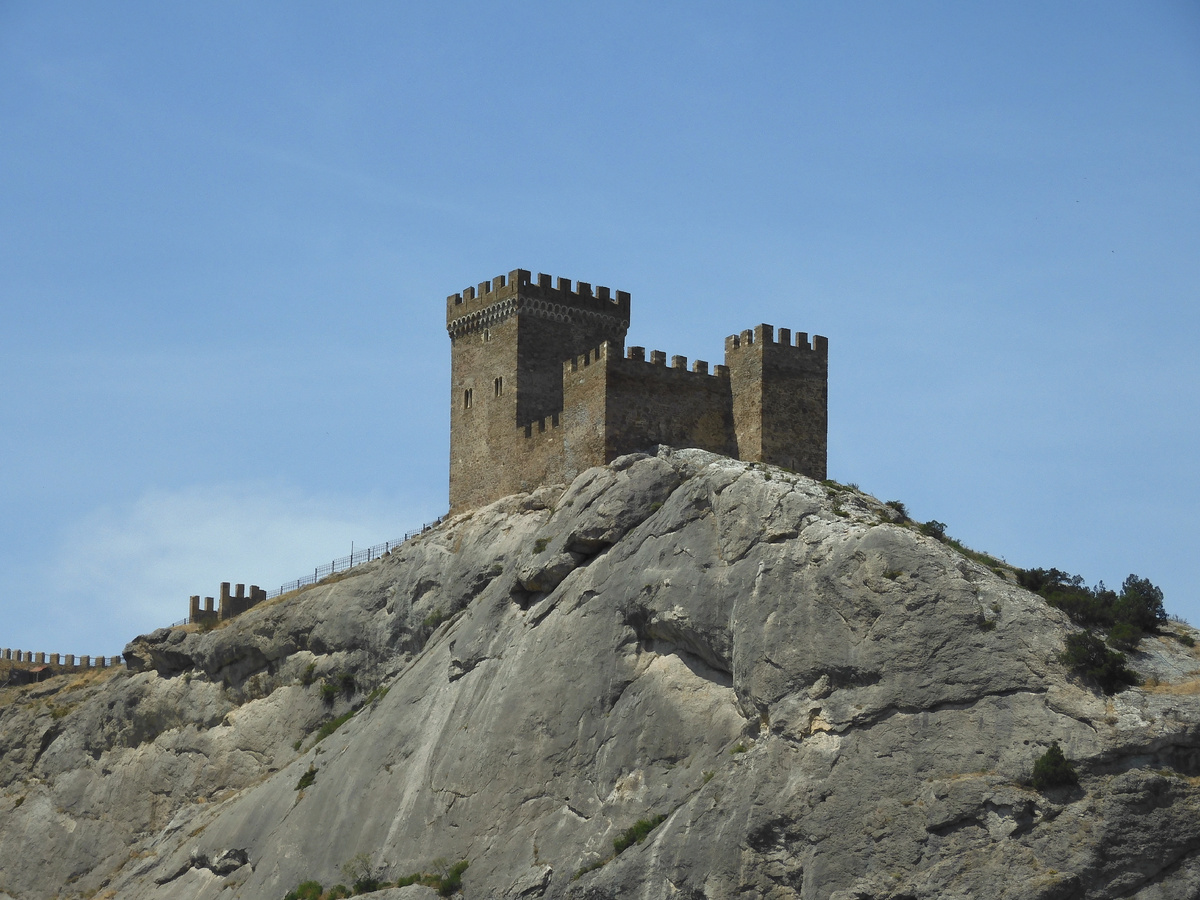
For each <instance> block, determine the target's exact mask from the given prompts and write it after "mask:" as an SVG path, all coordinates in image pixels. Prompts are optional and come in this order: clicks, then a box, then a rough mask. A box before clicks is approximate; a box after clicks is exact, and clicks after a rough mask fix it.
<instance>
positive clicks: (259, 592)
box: [220, 581, 267, 619]
mask: <svg viewBox="0 0 1200 900" xmlns="http://www.w3.org/2000/svg"><path fill="white" fill-rule="evenodd" d="M266 599H267V592H266V591H265V590H263V589H262V588H260V587H259V586H258V585H257V584H252V585H250V593H249V594H248V595H247V594H246V586H245V585H244V584H239V585H237V587H236V588H235V589H234V592H233V594H232V596H231V595H230V591H229V582H228V581H223V582H221V609H220V617H221V618H222V619H232V618H233V617H234V616H239V615H241V614H242V613H244V612H245V611H246V610H248V609H249V608H250V607H252V606H254V605H255V604H256V603H261V602H262V601H263V600H266Z"/></svg>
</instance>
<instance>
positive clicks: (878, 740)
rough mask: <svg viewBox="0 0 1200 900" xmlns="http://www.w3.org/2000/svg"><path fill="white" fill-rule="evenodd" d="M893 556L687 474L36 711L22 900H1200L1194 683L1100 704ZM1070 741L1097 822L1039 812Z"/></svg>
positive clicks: (672, 473)
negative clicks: (456, 888)
mask: <svg viewBox="0 0 1200 900" xmlns="http://www.w3.org/2000/svg"><path fill="white" fill-rule="evenodd" d="M895 518H896V517H895V516H894V514H893V513H892V512H891V511H889V510H888V509H887V508H886V507H884V506H883V505H882V504H880V503H878V501H876V500H874V499H873V498H870V497H868V496H866V495H863V494H861V493H859V492H857V491H855V490H852V489H844V488H840V487H838V486H834V485H826V484H823V483H819V482H814V481H811V480H809V479H806V478H802V477H800V476H796V475H793V474H791V473H788V472H786V471H783V470H780V469H774V468H771V467H764V466H756V465H754V464H748V463H742V462H736V461H732V460H729V459H726V458H723V457H719V456H714V455H712V454H708V453H703V452H700V451H672V450H669V449H666V448H659V449H658V450H657V451H656V452H655V453H653V454H633V455H631V456H628V457H623V458H621V459H620V460H617V461H616V462H614V463H613V464H611V465H610V466H607V467H603V468H600V469H592V470H589V471H587V472H584V473H582V474H581V475H580V476H579V477H578V478H577V479H576V480H575V481H574V483H573V484H571V485H569V486H564V487H562V488H557V489H545V488H544V489H542V490H539V491H538V492H537V493H536V494H533V495H522V496H516V497H510V498H505V499H503V500H500V501H497V502H496V503H494V504H491V505H490V506H488V507H485V508H483V509H479V510H474V511H472V512H471V513H467V514H463V515H459V516H455V517H453V518H451V519H449V520H448V521H446V522H444V523H443V524H442V525H441V526H439V527H438V528H436V529H434V530H432V531H430V532H427V533H425V534H423V535H421V536H419V537H417V538H415V539H413V540H411V541H409V542H408V543H406V544H404V545H402V546H401V547H399V548H397V549H396V550H395V551H394V552H393V553H391V554H390V555H389V556H387V557H385V558H384V559H381V560H378V561H375V562H372V563H369V564H367V565H364V566H362V567H359V568H356V569H354V570H352V571H350V572H348V573H343V574H342V575H340V576H337V577H335V578H331V579H328V580H327V581H326V582H324V583H322V584H320V585H316V586H313V587H312V588H309V589H307V590H304V591H302V592H299V593H297V594H296V595H294V596H291V597H286V598H282V599H280V600H278V601H271V602H267V603H262V604H259V605H258V606H256V607H254V608H253V609H251V610H249V611H248V612H246V613H244V614H243V615H241V616H239V617H237V618H236V619H233V620H231V621H229V622H228V623H224V624H222V625H220V626H218V627H216V628H214V629H212V630H210V631H207V632H200V631H195V630H191V629H160V630H159V631H157V632H154V633H152V634H150V635H145V636H142V637H140V638H137V639H135V640H134V641H132V642H131V643H130V645H129V646H128V647H127V648H126V659H127V661H128V663H129V668H128V669H127V670H121V671H116V672H99V673H94V674H91V675H88V676H78V677H74V678H70V677H60V678H55V679H51V680H50V681H48V682H45V683H43V684H40V685H30V686H28V687H24V688H19V689H12V688H10V689H8V690H6V692H5V693H4V695H3V699H4V702H3V704H2V705H0V897H4V896H6V895H10V896H12V897H20V898H22V900H41V898H47V900H48V898H51V897H55V896H60V895H63V891H64V887H63V886H69V887H68V888H66V890H69V891H72V892H75V893H78V894H81V895H87V894H88V893H90V892H95V896H101V897H103V896H113V897H120V898H122V900H125V898H130V900H157V898H162V900H165V898H171V900H176V898H185V900H209V898H211V900H216V898H221V900H234V898H245V900H257V898H263V900H278V898H280V897H282V896H284V894H285V893H286V892H287V891H288V890H290V889H292V888H294V887H296V886H297V885H298V884H299V883H301V882H302V881H305V880H308V879H315V880H318V881H320V882H321V883H322V884H325V885H326V886H330V885H333V884H336V883H338V882H339V881H343V880H344V879H343V878H342V876H341V874H340V867H341V866H342V865H343V864H345V863H346V862H347V861H348V860H351V859H352V858H354V857H356V856H358V855H359V854H365V855H366V857H367V858H368V859H369V860H370V862H371V865H372V866H374V868H375V870H376V871H377V872H379V873H382V874H381V877H382V878H383V879H384V880H389V881H392V882H395V880H396V879H397V878H400V877H401V876H405V875H408V874H410V873H414V872H434V871H438V870H440V869H444V868H445V867H448V866H449V865H452V864H453V863H455V862H456V861H458V860H468V861H469V862H470V866H469V868H468V869H467V870H466V872H465V873H464V875H463V893H464V895H465V896H467V897H497V898H517V897H521V898H578V900H603V898H618V897H628V896H639V897H684V898H700V897H705V898H712V900H723V898H734V897H737V898H760V900H767V898H771V900H775V898H787V897H798V898H800V897H802V898H836V900H852V898H853V900H900V898H931V900H932V898H957V897H961V898H966V897H970V898H1008V897H1012V898H1017V897H1020V898H1040V900H1050V898H1068V897H1097V898H1100V897H1136V898H1141V900H1151V898H1154V900H1159V898H1192V897H1195V896H1198V895H1200V786H1197V784H1195V783H1194V781H1195V780H1196V779H1197V778H1198V777H1200V656H1198V655H1197V651H1196V650H1194V649H1191V648H1188V647H1186V646H1184V644H1183V643H1181V642H1180V641H1178V640H1175V639H1173V638H1172V637H1171V636H1170V635H1164V636H1161V637H1152V638H1147V639H1146V640H1145V641H1143V644H1142V647H1141V648H1140V651H1139V652H1138V653H1136V654H1133V655H1132V656H1131V663H1132V665H1133V666H1134V667H1136V668H1137V669H1138V670H1139V671H1141V672H1142V673H1143V675H1145V676H1146V677H1147V682H1146V684H1145V685H1144V686H1143V687H1142V688H1132V689H1129V690H1126V691H1124V692H1122V693H1120V694H1117V695H1115V696H1112V697H1106V696H1104V695H1102V694H1099V693H1097V692H1095V691H1094V690H1093V689H1091V688H1090V687H1089V686H1088V685H1086V684H1083V683H1080V682H1079V681H1078V680H1077V679H1075V678H1074V677H1073V676H1072V675H1071V674H1070V673H1069V672H1067V671H1065V670H1064V669H1063V667H1062V664H1061V663H1060V662H1059V659H1058V655H1059V653H1060V652H1061V650H1062V647H1063V640H1064V638H1065V636H1066V635H1067V634H1069V633H1070V632H1071V631H1072V630H1073V627H1074V626H1072V625H1071V624H1070V622H1069V621H1068V620H1067V619H1066V618H1065V617H1064V616H1063V615H1062V614H1061V613H1059V612H1057V611H1056V610H1053V609H1051V608H1049V607H1048V606H1047V605H1046V604H1045V603H1044V602H1043V601H1042V600H1041V598H1039V597H1037V596H1035V595H1032V594H1030V593H1028V592H1026V591H1024V590H1022V589H1021V588H1019V587H1018V586H1017V585H1016V584H1015V583H1014V580H1013V579H1012V577H1011V573H1008V574H1006V571H1005V569H1004V567H1003V566H1000V565H995V566H989V565H985V564H983V563H981V562H978V561H975V560H973V559H969V558H967V557H965V556H963V555H961V554H960V553H958V552H957V551H956V550H955V549H954V548H952V547H951V546H949V545H947V544H944V543H941V542H939V541H937V540H935V539H933V538H932V537H927V536H925V535H922V534H920V533H919V532H918V531H916V530H915V529H913V528H912V527H908V526H906V525H905V524H903V523H899V522H896V521H895ZM1173 627H1178V628H1179V629H1183V626H1173ZM1183 630H1186V629H1183ZM1189 633H1191V632H1190V631H1189ZM322 725H325V726H326V727H325V728H324V729H322V727H321V726H322ZM335 726H337V727H335ZM1052 741H1057V742H1058V743H1059V745H1060V746H1061V747H1062V748H1063V750H1064V751H1065V752H1066V754H1067V756H1068V757H1069V758H1070V759H1072V760H1073V761H1074V763H1075V765H1076V767H1077V769H1078V771H1079V773H1080V776H1081V777H1080V784H1079V785H1078V786H1077V787H1073V788H1059V789H1055V790H1052V791H1047V792H1046V793H1037V792H1035V791H1033V790H1031V789H1030V788H1029V787H1028V786H1027V779H1028V776H1029V774H1030V772H1031V771H1032V767H1033V763H1034V761H1035V760H1036V759H1037V758H1038V757H1039V756H1040V755H1041V754H1042V753H1043V752H1044V751H1045V750H1046V748H1047V747H1048V746H1049V745H1050V743H1051V742H1052ZM639 820H645V821H646V823H647V824H651V823H657V824H656V825H655V826H654V827H653V828H652V829H651V830H649V832H648V834H645V835H644V837H643V840H642V841H641V842H640V843H639V842H636V841H634V842H632V843H629V845H628V846H624V843H625V842H622V849H621V852H619V853H616V852H615V847H614V839H619V838H621V837H622V836H623V835H624V834H625V833H626V831H627V830H628V829H630V828H631V827H632V826H635V824H636V823H638V822H639ZM368 896H376V897H380V898H382V900H389V898H394V900H399V898H411V900H416V898H420V897H433V896H436V892H434V891H433V890H432V889H431V888H428V887H424V886H420V885H412V886H408V887H404V888H389V889H387V890H386V891H381V892H378V893H376V894H374V895H368Z"/></svg>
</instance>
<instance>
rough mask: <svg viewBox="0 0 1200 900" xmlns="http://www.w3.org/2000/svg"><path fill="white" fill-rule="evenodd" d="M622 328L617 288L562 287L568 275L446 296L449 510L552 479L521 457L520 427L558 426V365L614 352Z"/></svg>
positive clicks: (500, 282)
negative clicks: (602, 348)
mask: <svg viewBox="0 0 1200 900" xmlns="http://www.w3.org/2000/svg"><path fill="white" fill-rule="evenodd" d="M628 329H629V294H628V293H626V292H625V291H616V292H615V293H614V292H612V291H610V290H609V289H608V288H607V287H596V288H595V289H594V290H593V288H592V286H591V285H590V284H588V283H587V282H583V281H580V282H576V283H575V286H574V289H572V283H571V280H570V279H569V278H559V279H557V282H556V283H555V280H554V279H552V278H551V277H550V276H549V275H538V277H537V279H536V280H534V279H533V278H532V276H531V274H530V273H529V272H528V271H526V270H525V269H515V270H513V271H512V272H509V273H508V275H507V277H506V276H504V275H499V276H497V277H495V278H493V279H492V280H491V281H485V282H483V283H481V284H480V285H478V287H469V288H467V289H466V290H464V291H462V292H461V293H458V294H452V295H450V296H449V297H447V298H446V330H447V331H448V332H449V333H450V371H451V403H450V508H451V509H453V510H457V509H460V508H461V509H465V508H470V507H472V506H478V505H480V504H482V503H486V502H489V501H490V500H493V499H495V498H497V497H503V496H505V495H506V494H510V493H515V492H517V491H521V490H529V489H531V488H532V487H536V486H537V483H540V481H541V480H542V479H543V478H545V477H547V476H549V475H551V474H552V473H550V472H544V471H542V470H543V469H544V468H545V467H544V466H542V465H541V464H540V462H539V461H538V460H531V459H530V447H529V446H528V445H527V444H526V443H525V441H524V435H525V431H526V429H532V428H533V427H534V426H535V425H538V426H540V427H542V428H544V427H545V426H544V423H545V422H546V421H547V420H549V421H550V423H551V426H552V427H555V426H557V425H558V417H559V414H560V413H561V412H562V409H563V378H562V371H563V363H564V362H566V361H567V360H569V359H573V358H574V357H576V356H579V355H580V354H583V353H586V352H587V351H588V350H589V349H591V348H594V347H596V346H598V345H599V344H602V343H604V342H605V341H609V342H611V343H613V344H616V345H617V346H618V347H624V346H625V332H626V331H627V330H628ZM534 455H535V456H538V457H540V456H542V455H544V454H534ZM602 461H603V460H601V462H602ZM531 463H532V464H531ZM595 464H596V463H589V465H595ZM585 468H586V467H585Z"/></svg>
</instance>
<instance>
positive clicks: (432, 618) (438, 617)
mask: <svg viewBox="0 0 1200 900" xmlns="http://www.w3.org/2000/svg"><path fill="white" fill-rule="evenodd" d="M445 621H446V616H445V614H444V613H443V612H442V610H441V608H440V607H439V608H437V609H435V610H434V611H433V612H431V613H430V614H429V615H427V616H426V617H425V619H424V620H423V621H422V622H421V625H422V626H423V627H425V628H428V629H429V630H431V631H432V630H433V629H434V628H437V627H438V626H439V625H441V624H442V623H443V622H445Z"/></svg>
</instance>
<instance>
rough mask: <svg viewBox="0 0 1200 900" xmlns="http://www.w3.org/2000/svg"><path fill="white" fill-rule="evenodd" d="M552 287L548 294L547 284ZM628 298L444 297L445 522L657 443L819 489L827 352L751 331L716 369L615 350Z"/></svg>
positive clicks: (512, 290)
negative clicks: (772, 471)
mask: <svg viewBox="0 0 1200 900" xmlns="http://www.w3.org/2000/svg"><path fill="white" fill-rule="evenodd" d="M552 282H554V283H552ZM629 307H630V297H629V294H628V293H626V292H625V291H616V292H615V293H614V292H612V291H610V290H609V289H608V288H606V287H596V288H595V289H594V290H593V288H592V286H591V285H590V284H588V283H587V282H583V281H580V282H576V284H575V287H574V290H572V285H571V280H570V279H566V278H559V279H557V281H556V282H555V280H554V279H552V278H551V277H550V276H549V275H538V276H537V279H536V280H534V279H533V277H532V276H531V274H530V272H528V271H527V270H525V269H515V270H513V271H512V272H510V273H509V274H508V275H507V277H506V276H504V275H499V276H497V277H496V278H494V279H492V280H491V281H485V282H483V283H481V284H480V285H478V287H477V288H475V287H471V288H467V289H466V290H464V291H463V292H462V293H458V294H452V295H450V296H449V297H447V298H446V330H447V331H448V332H449V333H450V347H451V349H450V358H451V363H450V369H451V376H450V377H451V402H450V511H451V512H453V513H457V512H462V511H464V510H467V509H472V508H474V507H477V506H481V505H483V504H486V503H489V502H491V501H492V500H495V499H497V498H499V497H503V496H506V495H508V494H512V493H516V492H518V491H528V490H532V489H534V488H536V487H538V486H539V485H542V484H551V483H565V482H569V481H570V480H571V479H572V478H574V477H575V475H577V474H578V473H579V472H581V471H583V470H584V469H587V468H590V467H591V466H597V465H602V464H604V463H607V462H610V461H612V460H613V459H615V458H616V457H618V456H621V455H622V454H625V453H630V452H633V451H636V450H644V449H646V448H648V447H652V446H654V445H655V444H667V445H670V446H674V447H697V448H700V449H702V450H710V451H713V452H715V453H722V454H724V455H726V456H731V457H734V458H737V459H741V460H746V461H753V462H765V463H770V464H773V465H778V466H783V467H786V468H789V469H792V470H794V471H796V472H799V473H801V474H803V475H808V476H810V477H812V478H819V479H823V478H824V477H825V463H826V433H827V422H828V372H829V341H828V340H827V339H826V338H824V337H820V336H818V335H814V336H813V339H812V342H811V343H810V342H809V339H808V335H807V334H806V333H804V332H798V333H796V335H795V337H794V341H793V335H792V332H791V331H790V330H789V329H787V328H780V329H779V330H778V333H776V330H775V329H774V328H772V326H770V325H758V326H756V327H755V328H753V329H752V330H747V331H743V332H742V333H741V334H740V335H732V336H730V337H728V338H726V339H725V364H724V365H717V366H714V367H713V369H712V371H711V372H710V371H709V366H708V363H707V362H704V361H703V360H697V361H696V362H694V363H693V364H692V367H691V369H689V368H688V367H687V358H686V357H683V356H672V357H671V364H670V366H668V365H667V357H666V354H665V353H662V352H661V351H658V350H655V351H653V352H651V353H650V358H649V359H648V360H647V359H646V351H645V348H643V347H630V348H629V350H628V354H626V352H625V333H626V331H627V330H628V328H629Z"/></svg>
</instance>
